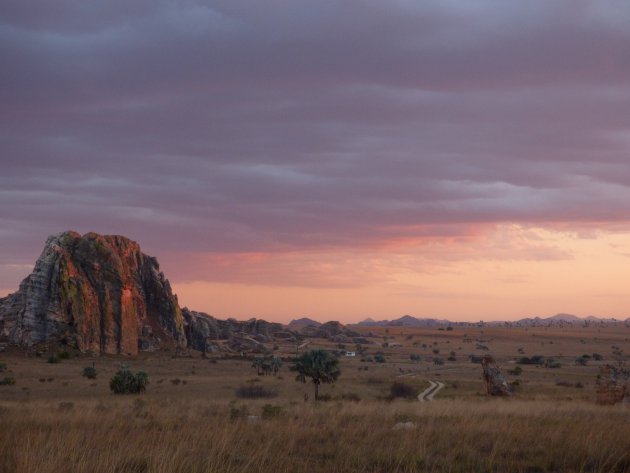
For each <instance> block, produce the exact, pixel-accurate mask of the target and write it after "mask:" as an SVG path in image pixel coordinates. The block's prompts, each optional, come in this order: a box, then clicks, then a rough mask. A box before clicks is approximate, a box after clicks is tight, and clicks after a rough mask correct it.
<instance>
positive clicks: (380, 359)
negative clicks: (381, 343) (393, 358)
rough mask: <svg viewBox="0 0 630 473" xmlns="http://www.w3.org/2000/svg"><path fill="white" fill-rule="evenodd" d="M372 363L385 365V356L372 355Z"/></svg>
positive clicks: (380, 353) (379, 354)
mask: <svg viewBox="0 0 630 473" xmlns="http://www.w3.org/2000/svg"><path fill="white" fill-rule="evenodd" d="M374 361H375V362H376V363H385V362H386V361H387V360H386V359H385V355H384V354H383V353H382V352H378V353H376V354H375V355H374Z"/></svg>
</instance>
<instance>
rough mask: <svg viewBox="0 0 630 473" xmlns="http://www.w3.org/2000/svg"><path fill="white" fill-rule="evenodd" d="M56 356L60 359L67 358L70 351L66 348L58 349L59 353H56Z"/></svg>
mask: <svg viewBox="0 0 630 473" xmlns="http://www.w3.org/2000/svg"><path fill="white" fill-rule="evenodd" d="M57 358H59V359H60V360H69V359H70V352H69V351H67V350H63V351H60V352H59V354H58V355H57Z"/></svg>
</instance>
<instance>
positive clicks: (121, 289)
mask: <svg viewBox="0 0 630 473" xmlns="http://www.w3.org/2000/svg"><path fill="white" fill-rule="evenodd" d="M162 338H165V339H170V340H171V341H175V343H177V344H180V345H186V338H185V334H184V319H183V317H182V314H181V310H180V308H179V305H178V303H177V297H176V296H175V295H173V293H172V291H171V287H170V284H169V282H168V281H167V280H166V278H165V277H164V274H162V273H161V272H160V270H159V265H158V262H157V260H156V259H155V258H153V257H151V256H147V255H145V254H144V253H142V252H141V251H140V246H139V245H138V244H137V243H136V242H134V241H131V240H129V239H127V238H124V237H122V236H101V235H97V234H96V233H88V234H86V235H83V236H81V235H80V234H78V233H76V232H65V233H61V234H59V235H55V236H51V237H49V238H48V240H47V241H46V246H45V248H44V251H43V252H42V254H41V256H40V257H39V259H38V260H37V263H36V264H35V268H34V270H33V272H32V273H31V274H30V275H29V276H28V277H27V278H26V279H24V281H22V283H21V284H20V289H19V290H18V292H16V293H14V294H11V295H9V296H8V297H6V298H3V299H0V340H2V339H4V340H6V341H8V342H10V343H14V344H18V345H22V346H30V345H33V344H37V343H42V342H47V341H50V340H55V341H56V340H63V341H65V342H66V343H69V344H70V345H73V346H76V348H78V349H79V350H81V351H92V352H97V353H112V354H118V353H123V354H131V355H133V354H136V353H137V352H138V349H139V347H141V348H142V347H144V348H148V347H149V346H150V345H151V344H152V343H154V342H159V341H160V340H161V339H162Z"/></svg>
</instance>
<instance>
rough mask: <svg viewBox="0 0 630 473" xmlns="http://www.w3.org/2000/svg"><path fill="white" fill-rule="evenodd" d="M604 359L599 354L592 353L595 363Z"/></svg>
mask: <svg viewBox="0 0 630 473" xmlns="http://www.w3.org/2000/svg"><path fill="white" fill-rule="evenodd" d="M603 359H604V357H603V356H602V355H600V354H599V353H593V360H595V361H602V360H603Z"/></svg>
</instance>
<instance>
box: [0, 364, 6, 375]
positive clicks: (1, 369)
mask: <svg viewBox="0 0 630 473" xmlns="http://www.w3.org/2000/svg"><path fill="white" fill-rule="evenodd" d="M6 370H7V364H6V363H0V373H2V372H3V371H6Z"/></svg>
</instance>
